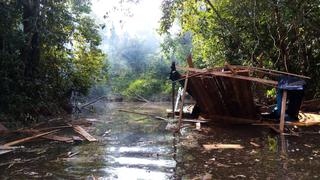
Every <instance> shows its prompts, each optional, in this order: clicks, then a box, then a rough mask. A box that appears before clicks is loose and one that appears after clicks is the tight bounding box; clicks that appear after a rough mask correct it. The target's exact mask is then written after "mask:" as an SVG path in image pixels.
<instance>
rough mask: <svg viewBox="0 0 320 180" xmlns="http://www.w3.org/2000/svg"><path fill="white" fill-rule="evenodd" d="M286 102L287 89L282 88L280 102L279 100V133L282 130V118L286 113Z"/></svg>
mask: <svg viewBox="0 0 320 180" xmlns="http://www.w3.org/2000/svg"><path fill="white" fill-rule="evenodd" d="M286 104H287V90H285V89H284V90H283V93H282V102H281V114H280V133H281V134H282V133H283V130H284V119H285V115H286Z"/></svg>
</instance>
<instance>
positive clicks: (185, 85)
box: [178, 55, 191, 131]
mask: <svg viewBox="0 0 320 180" xmlns="http://www.w3.org/2000/svg"><path fill="white" fill-rule="evenodd" d="M189 57H191V55H190V56H189ZM188 59H189V58H188ZM188 76H189V71H187V77H186V80H185V82H184V88H183V94H182V98H181V105H180V112H179V121H178V131H180V128H181V123H182V121H181V120H182V113H183V105H184V100H185V98H186V93H187V87H188V80H189V78H188Z"/></svg>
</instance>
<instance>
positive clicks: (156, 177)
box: [111, 167, 172, 180]
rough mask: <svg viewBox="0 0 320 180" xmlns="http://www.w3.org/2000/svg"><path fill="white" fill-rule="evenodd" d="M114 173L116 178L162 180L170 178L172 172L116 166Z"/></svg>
mask: <svg viewBox="0 0 320 180" xmlns="http://www.w3.org/2000/svg"><path fill="white" fill-rule="evenodd" d="M111 173H112V174H114V175H115V176H116V177H115V178H116V179H150V180H151V179H152V180H162V179H169V178H170V176H172V174H167V173H164V172H159V171H149V170H144V169H138V168H127V167H120V168H114V169H113V170H112V171H111Z"/></svg>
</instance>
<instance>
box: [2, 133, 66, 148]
mask: <svg viewBox="0 0 320 180" xmlns="http://www.w3.org/2000/svg"><path fill="white" fill-rule="evenodd" d="M58 131H60V129H56V130H53V131H49V132H44V133H40V134H36V135H33V136H30V137H26V138H22V139H18V140H15V141H12V142H9V143H6V144H4V145H3V146H14V145H17V144H21V143H25V142H28V141H31V140H33V139H36V138H39V137H42V136H45V135H48V134H53V133H56V132H58Z"/></svg>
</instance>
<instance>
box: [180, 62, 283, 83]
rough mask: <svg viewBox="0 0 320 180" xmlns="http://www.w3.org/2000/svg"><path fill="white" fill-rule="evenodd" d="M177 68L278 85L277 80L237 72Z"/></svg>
mask: <svg viewBox="0 0 320 180" xmlns="http://www.w3.org/2000/svg"><path fill="white" fill-rule="evenodd" d="M177 69H179V70H185V71H191V72H198V73H200V72H201V73H204V72H206V74H210V75H213V76H219V77H227V78H234V79H241V80H246V81H253V82H256V83H261V84H265V85H270V86H273V87H275V86H277V85H278V82H277V81H273V80H268V79H262V78H256V77H249V76H243V75H239V74H236V75H233V74H229V73H225V72H218V71H207V70H201V69H196V68H185V67H179V66H177Z"/></svg>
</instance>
